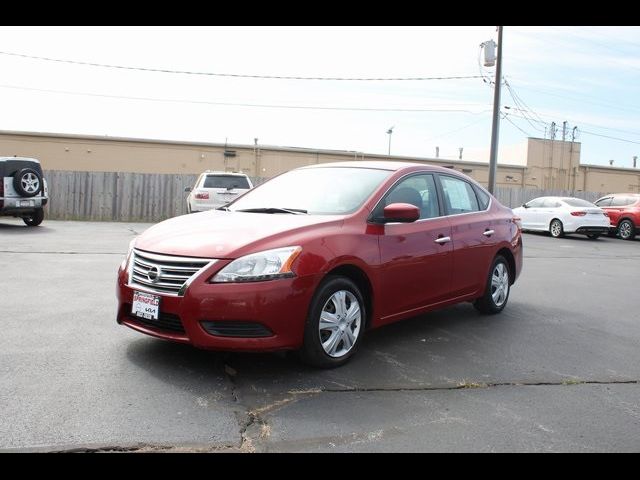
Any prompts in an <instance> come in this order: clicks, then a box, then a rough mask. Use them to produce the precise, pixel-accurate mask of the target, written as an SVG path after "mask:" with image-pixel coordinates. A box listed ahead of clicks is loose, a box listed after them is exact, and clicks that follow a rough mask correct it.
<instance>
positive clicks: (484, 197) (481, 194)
mask: <svg viewBox="0 0 640 480" xmlns="http://www.w3.org/2000/svg"><path fill="white" fill-rule="evenodd" d="M473 189H474V190H475V191H476V195H477V197H478V203H479V204H480V210H486V209H487V207H488V206H489V200H490V199H491V197H489V194H488V193H487V192H485V191H484V190H482V189H481V188H480V187H478V186H476V185H474V186H473Z"/></svg>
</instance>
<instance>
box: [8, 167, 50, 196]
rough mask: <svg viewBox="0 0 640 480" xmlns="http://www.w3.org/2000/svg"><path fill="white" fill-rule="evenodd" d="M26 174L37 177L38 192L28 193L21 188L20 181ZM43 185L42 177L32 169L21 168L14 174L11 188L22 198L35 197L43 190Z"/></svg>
mask: <svg viewBox="0 0 640 480" xmlns="http://www.w3.org/2000/svg"><path fill="white" fill-rule="evenodd" d="M27 173H33V174H35V175H36V177H38V182H39V183H40V186H39V187H38V190H36V191H35V192H33V193H29V192H27V191H26V190H25V189H24V188H22V182H21V180H22V177H23V176H24V175H25V174H27ZM43 183H44V182H43V181H42V175H40V174H39V173H38V171H37V170H34V169H33V168H22V169H20V170H18V171H17V172H16V174H15V175H14V176H13V188H14V189H15V191H16V192H17V193H18V194H20V195H22V196H23V197H35V196H36V195H38V194H39V193H40V192H41V191H42V189H43V188H44V185H43Z"/></svg>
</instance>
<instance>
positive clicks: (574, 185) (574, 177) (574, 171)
mask: <svg viewBox="0 0 640 480" xmlns="http://www.w3.org/2000/svg"><path fill="white" fill-rule="evenodd" d="M577 129H578V126H577V125H576V126H574V127H573V130H572V131H571V148H570V149H569V165H570V166H571V171H572V172H573V173H572V175H573V180H572V182H571V194H572V195H573V194H574V193H575V191H576V174H577V170H578V167H577V166H576V167H574V166H573V142H574V141H575V139H576V130H577Z"/></svg>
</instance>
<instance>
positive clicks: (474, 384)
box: [458, 380, 488, 388]
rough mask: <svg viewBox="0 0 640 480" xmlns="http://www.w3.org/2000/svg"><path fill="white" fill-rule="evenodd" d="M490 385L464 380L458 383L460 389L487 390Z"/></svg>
mask: <svg viewBox="0 0 640 480" xmlns="http://www.w3.org/2000/svg"><path fill="white" fill-rule="evenodd" d="M487 387H488V385H487V384H486V383H481V382H469V381H467V380H463V381H461V382H459V383H458V388H487Z"/></svg>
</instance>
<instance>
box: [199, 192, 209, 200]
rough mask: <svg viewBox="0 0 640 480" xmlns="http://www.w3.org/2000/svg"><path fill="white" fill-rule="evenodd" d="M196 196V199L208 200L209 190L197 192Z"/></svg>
mask: <svg viewBox="0 0 640 480" xmlns="http://www.w3.org/2000/svg"><path fill="white" fill-rule="evenodd" d="M196 198H197V199H198V200H209V192H197V193H196Z"/></svg>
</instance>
